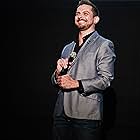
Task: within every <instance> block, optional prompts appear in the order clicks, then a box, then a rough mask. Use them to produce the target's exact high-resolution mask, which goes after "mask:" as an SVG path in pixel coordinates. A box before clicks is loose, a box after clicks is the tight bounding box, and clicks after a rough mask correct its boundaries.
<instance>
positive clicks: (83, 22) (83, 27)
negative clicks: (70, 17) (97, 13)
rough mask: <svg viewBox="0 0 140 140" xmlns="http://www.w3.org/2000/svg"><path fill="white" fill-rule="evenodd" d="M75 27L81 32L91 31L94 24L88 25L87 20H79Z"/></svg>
mask: <svg viewBox="0 0 140 140" xmlns="http://www.w3.org/2000/svg"><path fill="white" fill-rule="evenodd" d="M75 25H76V27H77V28H78V30H79V31H84V30H87V29H89V28H90V27H91V26H92V23H91V24H88V23H87V21H86V20H79V21H77V22H76V23H75Z"/></svg>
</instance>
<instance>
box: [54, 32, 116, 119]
mask: <svg viewBox="0 0 140 140" xmlns="http://www.w3.org/2000/svg"><path fill="white" fill-rule="evenodd" d="M74 47H75V42H74V41H73V42H72V43H70V44H68V45H66V46H65V47H64V49H63V51H62V54H61V57H63V58H68V57H69V55H70V53H71V52H72V51H73V49H74ZM115 59H116V55H115V53H114V45H113V43H112V42H111V41H110V40H108V39H105V38H103V37H102V36H100V35H99V34H98V33H97V31H95V32H94V33H93V34H92V35H91V36H90V37H89V38H88V39H87V40H86V42H85V43H84V44H83V46H82V48H81V49H80V50H79V52H78V54H77V57H76V58H75V60H74V61H73V63H72V65H71V67H70V69H69V70H68V74H69V75H70V76H71V77H72V78H73V79H76V80H81V82H82V85H83V88H84V92H85V93H86V94H87V96H86V97H85V96H82V95H81V94H80V93H79V92H78V90H76V89H73V90H69V91H61V90H59V92H58V93H59V95H58V99H57V103H56V107H55V112H59V111H60V110H61V109H60V108H59V106H61V107H62V105H60V104H63V107H64V111H65V114H66V115H67V116H69V117H72V118H77V119H91V120H101V119H102V118H103V91H104V90H105V89H106V88H107V87H109V86H110V83H111V81H112V80H113V79H114V62H115ZM52 81H53V83H54V84H56V81H55V78H54V74H53V76H52ZM62 94H63V95H64V99H62V97H63V96H62ZM58 114H59V113H58Z"/></svg>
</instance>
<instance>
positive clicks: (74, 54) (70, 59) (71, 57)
mask: <svg viewBox="0 0 140 140" xmlns="http://www.w3.org/2000/svg"><path fill="white" fill-rule="evenodd" d="M75 58H76V52H72V53H71V54H70V57H69V59H68V65H67V68H62V70H61V72H60V75H65V74H67V71H68V69H69V67H70V62H72V61H73V60H74V59H75Z"/></svg>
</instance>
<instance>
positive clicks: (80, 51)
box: [69, 31, 99, 69]
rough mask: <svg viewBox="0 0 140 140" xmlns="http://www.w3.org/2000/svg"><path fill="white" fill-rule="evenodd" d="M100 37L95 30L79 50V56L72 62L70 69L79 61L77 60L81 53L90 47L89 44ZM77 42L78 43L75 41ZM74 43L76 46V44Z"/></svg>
mask: <svg viewBox="0 0 140 140" xmlns="http://www.w3.org/2000/svg"><path fill="white" fill-rule="evenodd" d="M98 37H99V34H98V33H97V31H95V32H94V33H93V34H92V35H91V36H90V37H89V38H88V39H87V40H86V42H85V43H84V44H83V46H82V47H81V49H80V50H79V52H78V54H77V57H76V58H75V59H74V61H73V62H72V64H71V67H70V68H69V69H71V68H72V66H73V65H74V64H75V63H76V62H77V60H78V59H79V57H80V56H81V54H82V53H83V52H84V51H85V50H86V49H87V48H88V46H90V44H91V43H93V44H94V42H95V40H96V39H97V38H98ZM75 44H76V43H75ZM75 44H74V46H75Z"/></svg>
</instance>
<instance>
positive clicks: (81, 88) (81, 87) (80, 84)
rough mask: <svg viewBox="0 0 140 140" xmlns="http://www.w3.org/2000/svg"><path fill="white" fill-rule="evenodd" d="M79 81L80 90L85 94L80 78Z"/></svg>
mask: <svg viewBox="0 0 140 140" xmlns="http://www.w3.org/2000/svg"><path fill="white" fill-rule="evenodd" d="M78 83H79V87H78V92H79V93H80V94H83V93H84V88H83V84H82V82H81V80H78Z"/></svg>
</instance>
